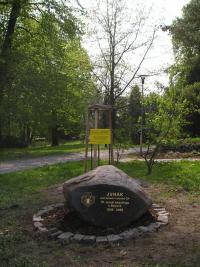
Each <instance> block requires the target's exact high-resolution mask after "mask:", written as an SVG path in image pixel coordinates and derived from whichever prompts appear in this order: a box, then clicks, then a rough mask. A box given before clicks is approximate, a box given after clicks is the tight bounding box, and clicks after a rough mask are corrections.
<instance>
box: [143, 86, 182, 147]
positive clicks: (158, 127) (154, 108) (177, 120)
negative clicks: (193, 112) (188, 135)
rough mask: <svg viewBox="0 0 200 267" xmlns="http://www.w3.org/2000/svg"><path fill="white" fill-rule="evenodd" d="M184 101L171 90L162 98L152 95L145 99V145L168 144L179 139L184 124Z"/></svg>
mask: <svg viewBox="0 0 200 267" xmlns="http://www.w3.org/2000/svg"><path fill="white" fill-rule="evenodd" d="M185 105H186V101H182V99H180V98H179V97H177V96H176V94H175V92H174V90H173V89H171V90H168V92H167V93H165V94H164V95H163V96H161V95H158V94H155V93H152V94H150V95H148V96H147V97H146V99H145V136H146V139H147V144H149V145H151V144H154V145H156V144H158V145H160V144H162V143H165V144H166V143H168V142H170V141H171V140H175V139H177V138H178V137H179V135H180V131H181V127H182V125H183V123H184V114H186V112H187V110H186V109H185Z"/></svg>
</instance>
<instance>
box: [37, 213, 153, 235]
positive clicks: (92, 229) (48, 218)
mask: <svg viewBox="0 0 200 267" xmlns="http://www.w3.org/2000/svg"><path fill="white" fill-rule="evenodd" d="M42 218H43V219H44V221H43V225H44V226H45V227H47V228H51V227H56V228H58V229H60V230H62V231H63V232H72V233H79V234H83V235H99V236H104V235H109V234H119V233H121V232H123V231H125V230H127V229H129V228H134V227H139V226H147V225H149V224H150V223H153V222H156V213H155V212H154V210H153V209H150V210H149V211H148V212H147V213H146V214H144V215H143V216H142V217H141V218H140V219H138V220H137V221H134V222H132V223H130V224H129V225H128V226H127V225H126V226H123V227H122V226H121V227H115V228H101V227H97V226H94V225H91V224H89V223H88V222H85V221H83V220H82V219H81V218H79V217H78V215H77V214H76V213H75V212H69V213H67V214H66V213H65V211H64V209H63V208H56V209H55V210H53V211H50V212H49V213H48V214H47V215H45V216H42Z"/></svg>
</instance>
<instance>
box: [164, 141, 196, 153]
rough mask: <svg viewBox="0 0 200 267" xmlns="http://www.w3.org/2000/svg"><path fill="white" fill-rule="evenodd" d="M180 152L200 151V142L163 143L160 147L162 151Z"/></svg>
mask: <svg viewBox="0 0 200 267" xmlns="http://www.w3.org/2000/svg"><path fill="white" fill-rule="evenodd" d="M169 151H173V152H180V153H185V152H192V151H197V152H200V143H193V144H189V143H185V144H183V143H182V144H180V143H179V144H173V145H172V144H170V145H162V146H161V147H160V152H164V153H165V152H169Z"/></svg>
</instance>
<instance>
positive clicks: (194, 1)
mask: <svg viewBox="0 0 200 267" xmlns="http://www.w3.org/2000/svg"><path fill="white" fill-rule="evenodd" d="M199 14H200V2H199V0H191V1H190V2H189V4H187V5H186V6H185V7H184V8H183V13H182V16H181V17H180V18H177V19H176V20H175V21H174V22H173V24H172V25H171V27H170V32H171V34H172V40H173V47H174V52H175V59H176V63H175V64H174V66H172V67H171V69H170V75H171V83H172V84H173V85H175V86H176V90H177V91H179V92H180V94H183V95H184V96H185V97H186V99H187V101H188V108H189V110H190V112H189V114H188V115H187V117H186V119H187V122H188V123H187V125H185V126H184V130H185V131H186V132H187V133H190V134H191V135H192V136H199V135H200V128H199V120H200V112H199V109H200V101H199V98H198V96H197V91H198V87H199V82H200V36H199V25H200V15H199ZM195 95H196V96H197V97H196V98H195ZM194 98H195V99H194ZM193 101H195V108H194V102H193Z"/></svg>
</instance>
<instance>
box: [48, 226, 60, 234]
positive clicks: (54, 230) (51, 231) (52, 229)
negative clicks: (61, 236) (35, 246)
mask: <svg viewBox="0 0 200 267" xmlns="http://www.w3.org/2000/svg"><path fill="white" fill-rule="evenodd" d="M48 231H49V234H53V233H56V232H57V231H58V228H56V227H52V228H50V229H49V230H48Z"/></svg>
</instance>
